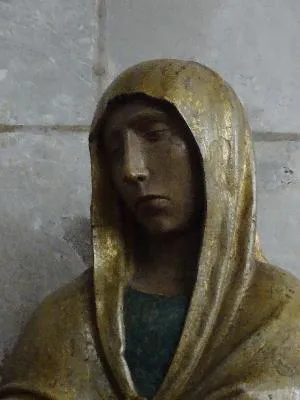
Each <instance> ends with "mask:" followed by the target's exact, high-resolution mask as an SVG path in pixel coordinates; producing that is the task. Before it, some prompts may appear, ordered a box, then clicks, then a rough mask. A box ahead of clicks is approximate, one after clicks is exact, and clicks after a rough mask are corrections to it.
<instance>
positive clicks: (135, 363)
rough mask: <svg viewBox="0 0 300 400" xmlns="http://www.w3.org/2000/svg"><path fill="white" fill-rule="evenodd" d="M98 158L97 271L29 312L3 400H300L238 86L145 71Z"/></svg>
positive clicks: (138, 73) (153, 68)
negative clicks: (264, 248) (259, 226)
mask: <svg viewBox="0 0 300 400" xmlns="http://www.w3.org/2000/svg"><path fill="white" fill-rule="evenodd" d="M90 154H91V165H92V205H91V224H92V231H93V248H94V268H93V270H87V271H86V272H85V273H84V274H83V275H82V276H80V277H79V278H77V279H76V280H75V281H73V282H71V283H70V284H69V285H68V286H66V287H63V288H62V289H60V290H59V291H57V292H55V293H54V294H52V295H50V297H48V298H47V299H46V300H45V301H44V302H43V303H42V305H41V306H40V307H39V308H38V309H37V311H36V312H35V313H34V315H33V317H32V319H31V321H30V322H29V324H28V325H27V327H26V329H25V330H24V332H23V333H22V335H21V337H20V339H19V342H18V344H17V346H16V347H15V349H14V351H13V353H12V355H11V357H10V359H9V361H8V362H7V364H6V366H5V368H4V380H3V384H2V387H1V390H0V398H1V399H17V400H25V399H29V400H30V399H31V400H33V399H36V400H37V399H45V400H46V399H53V400H75V399H76V400H82V399H87V400H96V399H97V400H98V399H107V400H109V399H114V400H115V399H132V400H133V399H136V400H138V399H155V400H177V399H178V400H199V399H202V400H221V399H244V400H246V399H273V400H275V399H298V398H300V397H299V396H300V291H299V282H298V280H297V279H296V278H294V277H293V276H292V275H290V274H289V273H287V272H285V271H283V270H281V269H279V268H277V267H274V266H272V265H270V264H268V263H267V261H266V260H265V258H264V256H263V254H262V252H261V250H260V247H259V243H258V240H257V236H256V203H255V172H254V164H253V162H254V161H253V153H252V145H251V132H250V129H249V125H248V122H247V118H246V116H245V113H244V109H243V107H242V105H241V103H240V101H239V100H238V98H237V96H236V94H235V93H234V92H233V90H232V89H231V88H230V86H229V85H228V84H227V83H226V82H224V81H223V80H222V79H221V78H220V77H219V76H218V75H217V74H216V73H214V72H213V71H212V70H210V69H209V68H206V67H204V66H202V65H200V64H197V63H195V62H190V61H179V60H154V61H147V62H143V63H141V64H138V65H136V66H134V67H132V68H130V69H128V70H126V71H125V72H123V73H122V74H121V75H120V76H119V77H118V78H117V79H116V80H115V81H114V82H113V83H112V84H111V85H110V87H109V88H108V89H107V91H106V92H105V94H104V96H103V97H102V99H101V101H100V103H99V105H98V107H97V110H96V113H95V116H94V120H93V123H92V127H91V133H90Z"/></svg>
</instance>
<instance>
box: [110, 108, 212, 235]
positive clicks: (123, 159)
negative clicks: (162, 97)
mask: <svg viewBox="0 0 300 400" xmlns="http://www.w3.org/2000/svg"><path fill="white" fill-rule="evenodd" d="M188 135H191V134H190V132H189V131H188V128H187V127H186V125H185V124H184V122H183V121H182V119H181V118H180V117H179V115H177V114H176V113H175V112H174V113H172V112H166V111H164V109H163V108H161V107H160V106H156V105H155V106H153V104H151V103H150V102H149V104H148V103H147V102H145V101H143V102H132V103H130V102H128V103H126V104H124V105H121V106H118V107H116V108H115V109H114V110H113V111H111V112H110V113H109V117H108V120H107V121H106V124H105V128H104V146H105V152H106V156H107V160H108V163H109V167H110V172H111V176H112V180H113V183H114V185H115V188H116V190H117V192H118V194H119V196H120V197H121V198H122V200H123V201H124V203H125V204H126V205H127V207H128V208H129V209H130V210H131V212H132V213H133V215H134V217H135V218H136V220H137V222H139V223H140V224H141V225H142V226H143V227H144V228H146V230H147V231H148V232H149V233H152V234H166V233H172V232H178V231H182V230H184V229H186V228H188V227H189V225H190V224H191V223H192V220H193V218H196V215H197V214H199V213H200V212H202V211H203V205H204V198H205V194H204V185H203V180H204V179H203V172H202V168H200V167H199V165H200V162H199V161H200V156H199V154H197V156H198V157H196V156H195V155H194V156H192V154H191V146H190V145H188V141H187V139H186V138H187V136H188ZM196 158H198V163H197V162H195V159H196ZM197 165H198V168H197ZM195 168H196V169H197V170H195Z"/></svg>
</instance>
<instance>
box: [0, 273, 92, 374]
mask: <svg viewBox="0 0 300 400" xmlns="http://www.w3.org/2000/svg"><path fill="white" fill-rule="evenodd" d="M91 285H92V272H91V271H90V270H87V271H86V272H84V273H83V274H82V275H80V276H79V277H78V278H76V279H75V280H74V281H72V282H71V283H69V284H68V285H66V286H64V287H62V288H61V289H59V290H57V291H55V292H54V293H53V294H51V295H50V296H48V297H47V298H46V299H45V300H44V301H43V302H42V303H41V304H40V305H39V306H38V308H37V309H36V311H35V312H34V313H33V315H32V317H31V319H30V320H29V322H28V324H27V326H26V327H25V329H24V331H23V332H22V334H21V335H20V338H19V340H18V342H17V344H16V346H15V348H14V349H13V352H12V354H11V356H10V357H9V358H8V360H7V362H6V364H5V366H4V378H5V377H6V376H7V377H8V379H9V380H10V377H12V376H13V377H17V376H24V375H27V373H29V372H30V373H33V371H34V373H37V371H43V369H44V371H52V370H53V371H54V370H55V369H57V368H60V367H61V368H63V369H64V370H65V369H66V368H67V366H68V365H69V364H70V363H71V362H72V360H73V361H74V360H75V359H77V360H78V362H79V363H82V361H83V360H84V358H85V357H86V355H87V354H89V353H91V357H92V353H93V351H94V347H95V346H94V335H93V331H94V329H93V318H94V317H93V310H92V286H91ZM92 358H94V357H92ZM28 365H30V368H28ZM54 375H55V374H53V376H54Z"/></svg>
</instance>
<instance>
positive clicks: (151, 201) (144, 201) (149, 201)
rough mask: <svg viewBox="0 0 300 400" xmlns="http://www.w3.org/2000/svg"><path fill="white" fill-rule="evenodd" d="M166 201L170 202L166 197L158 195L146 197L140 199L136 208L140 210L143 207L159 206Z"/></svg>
mask: <svg viewBox="0 0 300 400" xmlns="http://www.w3.org/2000/svg"><path fill="white" fill-rule="evenodd" d="M164 200H168V198H167V197H165V196H158V195H152V194H151V195H146V196H141V197H139V198H138V200H137V202H136V204H135V206H136V208H140V207H142V206H150V207H151V206H153V207H155V206H159V205H160V204H161V203H164Z"/></svg>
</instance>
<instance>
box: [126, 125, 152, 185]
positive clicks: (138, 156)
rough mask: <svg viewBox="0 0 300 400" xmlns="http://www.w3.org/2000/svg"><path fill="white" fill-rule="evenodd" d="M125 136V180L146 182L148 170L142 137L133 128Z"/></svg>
mask: <svg viewBox="0 0 300 400" xmlns="http://www.w3.org/2000/svg"><path fill="white" fill-rule="evenodd" d="M124 136H125V137H124V181H125V182H144V181H145V180H146V179H147V177H148V170H147V166H146V157H145V152H144V148H143V143H142V139H141V138H140V137H139V136H138V134H137V133H136V132H134V131H133V130H131V129H128V130H127V131H126V132H125V135H124Z"/></svg>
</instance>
